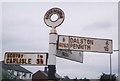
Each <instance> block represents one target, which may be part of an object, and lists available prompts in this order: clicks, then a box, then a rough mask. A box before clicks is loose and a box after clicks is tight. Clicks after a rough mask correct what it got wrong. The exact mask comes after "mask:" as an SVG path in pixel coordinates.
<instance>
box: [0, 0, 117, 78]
mask: <svg viewBox="0 0 120 81" xmlns="http://www.w3.org/2000/svg"><path fill="white" fill-rule="evenodd" d="M53 7H58V8H61V9H62V10H63V11H64V13H65V21H64V22H63V24H62V25H60V26H59V27H58V28H57V32H58V34H59V35H73V36H82V37H92V38H103V39H112V40H113V49H118V5H117V3H115V2H66V3H65V2H59V3H55V2H54V3H53V2H49V3H48V2H33V3H29V2H26V3H25V2H23V3H22V2H21V3H15V2H14V3H12V2H11V3H9V2H8V3H3V4H2V17H3V19H2V22H3V23H2V54H3V55H2V57H4V53H5V52H6V51H39V52H48V44H49V32H50V28H49V27H47V26H46V25H45V23H44V20H43V18H44V14H45V13H46V11H47V10H49V9H50V8H53ZM56 66H57V73H58V74H60V75H61V76H62V77H63V76H66V75H67V76H69V77H71V78H75V77H77V78H85V77H86V78H91V79H95V78H99V77H100V75H101V74H102V72H104V73H109V54H105V53H93V52H90V53H88V52H87V53H86V52H85V53H84V59H83V63H77V62H73V61H70V60H66V59H62V58H58V57H57V61H56ZM24 67H25V68H27V69H28V70H30V71H32V72H36V71H37V70H39V69H42V70H43V67H42V68H41V66H40V67H38V66H34V67H33V66H24ZM112 72H113V73H115V74H117V73H118V52H113V54H112Z"/></svg>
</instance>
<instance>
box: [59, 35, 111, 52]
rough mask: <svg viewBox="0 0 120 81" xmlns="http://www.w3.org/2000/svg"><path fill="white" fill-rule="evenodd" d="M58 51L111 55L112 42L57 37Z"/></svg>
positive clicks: (63, 36)
mask: <svg viewBox="0 0 120 81" xmlns="http://www.w3.org/2000/svg"><path fill="white" fill-rule="evenodd" d="M58 49H61V50H62V49H64V50H72V51H84V52H101V53H112V52H113V49H112V40H110V39H98V38H88V37H76V36H65V35H59V36H58Z"/></svg>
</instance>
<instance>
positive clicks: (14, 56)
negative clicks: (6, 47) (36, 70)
mask: <svg viewBox="0 0 120 81" xmlns="http://www.w3.org/2000/svg"><path fill="white" fill-rule="evenodd" d="M47 58H48V54H47V53H40V52H6V53H5V56H4V63H5V64H20V65H39V66H44V65H47Z"/></svg>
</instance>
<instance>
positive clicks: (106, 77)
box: [100, 73, 116, 81]
mask: <svg viewBox="0 0 120 81" xmlns="http://www.w3.org/2000/svg"><path fill="white" fill-rule="evenodd" d="M100 81H110V75H109V74H105V73H103V74H102V75H101V77H100ZM111 81H116V76H115V74H113V75H111Z"/></svg>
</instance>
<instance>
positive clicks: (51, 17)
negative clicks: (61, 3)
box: [44, 8, 65, 28]
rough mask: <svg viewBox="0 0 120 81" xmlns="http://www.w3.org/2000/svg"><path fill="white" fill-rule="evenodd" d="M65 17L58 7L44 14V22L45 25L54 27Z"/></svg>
mask: <svg viewBox="0 0 120 81" xmlns="http://www.w3.org/2000/svg"><path fill="white" fill-rule="evenodd" d="M64 19H65V14H64V12H63V11H62V10H61V9H60V8H52V9H50V10H48V11H47V12H46V14H45V16H44V22H45V24H46V25H47V26H49V27H52V28H56V27H58V26H60V25H61V24H62V23H63V21H64Z"/></svg>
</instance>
